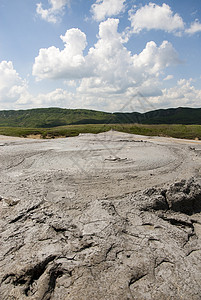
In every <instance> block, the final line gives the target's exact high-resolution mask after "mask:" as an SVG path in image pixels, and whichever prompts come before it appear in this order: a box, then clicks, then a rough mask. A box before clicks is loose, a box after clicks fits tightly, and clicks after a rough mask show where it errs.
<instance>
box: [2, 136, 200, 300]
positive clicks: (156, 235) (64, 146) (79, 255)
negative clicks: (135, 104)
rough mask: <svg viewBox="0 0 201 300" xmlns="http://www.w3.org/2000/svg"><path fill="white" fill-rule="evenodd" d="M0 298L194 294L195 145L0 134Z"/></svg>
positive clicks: (111, 299)
mask: <svg viewBox="0 0 201 300" xmlns="http://www.w3.org/2000/svg"><path fill="white" fill-rule="evenodd" d="M0 299H2V300H7V299H9V300H11V299H12V300H16V299H20V300H21V299H22V300H25V299H30V300H48V299H51V300H89V299H90V300H96V299H97V300H98V299H101V300H102V299H105V300H131V299H137V300H141V299H154V300H159V299H160V300H161V299H175V300H178V299H184V300H189V299H192V300H200V299H201V142H199V141H188V140H179V139H172V138H159V137H145V136H137V135H129V134H125V133H119V132H115V131H110V132H107V133H101V134H98V135H93V134H84V135H80V136H78V137H74V138H66V139H56V140H33V139H20V138H11V137H4V136H0Z"/></svg>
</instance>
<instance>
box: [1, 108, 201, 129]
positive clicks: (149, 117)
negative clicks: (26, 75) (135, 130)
mask: <svg viewBox="0 0 201 300" xmlns="http://www.w3.org/2000/svg"><path fill="white" fill-rule="evenodd" d="M104 123H106V124H116V123H140V124H186V125H187V124H198V125H201V108H183V107H179V108H169V109H159V110H154V111H150V112H147V113H138V112H132V113H119V112H118V113H106V112H101V111H95V110H86V109H62V108H37V109H28V110H4V111H0V127H26V128H50V127H55V126H64V125H69V124H104Z"/></svg>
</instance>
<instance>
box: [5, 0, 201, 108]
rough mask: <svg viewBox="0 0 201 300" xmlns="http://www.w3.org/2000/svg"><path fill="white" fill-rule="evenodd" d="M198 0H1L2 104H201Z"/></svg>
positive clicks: (200, 49) (122, 106)
mask: <svg viewBox="0 0 201 300" xmlns="http://www.w3.org/2000/svg"><path fill="white" fill-rule="evenodd" d="M200 53H201V1H200V0H191V1H190V0H182V1H180V0H164V1H160V0H156V1H153V2H150V1H145V0H17V1H16V0H15V1H13V0H0V110H4V109H5V110H9V109H28V108H39V107H61V108H85V109H94V110H101V111H108V112H115V111H139V112H145V111H149V110H153V109H160V108H170V107H181V106H182V107H195V108H196V107H201V55H200Z"/></svg>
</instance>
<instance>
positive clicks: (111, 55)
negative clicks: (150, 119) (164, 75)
mask: <svg viewBox="0 0 201 300" xmlns="http://www.w3.org/2000/svg"><path fill="white" fill-rule="evenodd" d="M118 24H119V20H118V19H107V20H106V21H104V22H101V23H100V25H99V36H98V40H97V42H96V44H95V45H94V46H93V47H91V48H90V49H89V51H88V53H87V54H86V55H84V54H83V50H84V49H85V47H86V36H85V34H84V33H83V32H81V31H80V30H79V29H75V28H72V29H70V30H68V31H67V32H66V34H65V35H64V36H61V39H62V40H63V42H64V49H63V50H60V49H58V48H55V47H54V46H52V47H50V48H47V49H41V50H40V52H39V55H38V57H36V58H35V64H34V66H33V75H34V76H36V78H37V79H59V78H60V79H64V80H65V81H66V80H69V81H71V80H74V79H80V82H77V87H76V92H77V94H80V95H85V96H87V97H90V96H92V95H93V97H106V96H108V95H114V97H116V96H117V95H118V94H119V95H123V94H125V93H126V92H127V91H128V90H129V89H133V91H134V92H136V89H139V90H140V91H141V92H143V91H144V93H146V95H147V94H148V92H149V91H150V94H151V95H159V94H160V91H159V88H158V87H156V83H157V82H158V77H159V75H160V74H161V72H162V71H163V70H164V69H165V68H166V67H168V66H170V65H174V64H178V63H180V60H179V58H178V54H177V52H176V51H175V50H174V48H173V46H172V44H171V43H169V42H167V41H164V42H163V43H162V44H161V45H159V46H157V45H156V43H155V42H153V41H151V42H148V43H147V44H146V47H145V48H144V50H142V52H141V53H140V54H132V53H131V51H129V50H128V49H127V48H126V47H125V46H124V43H123V42H122V38H121V34H120V33H119V32H118Z"/></svg>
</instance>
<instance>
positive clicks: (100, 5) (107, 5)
mask: <svg viewBox="0 0 201 300" xmlns="http://www.w3.org/2000/svg"><path fill="white" fill-rule="evenodd" d="M125 2H126V0H96V3H94V4H92V6H91V12H92V15H93V19H94V20H96V21H98V22H99V21H102V20H104V19H105V18H106V17H111V16H116V15H118V14H119V13H121V12H122V11H124V9H125V4H124V3H125Z"/></svg>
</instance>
